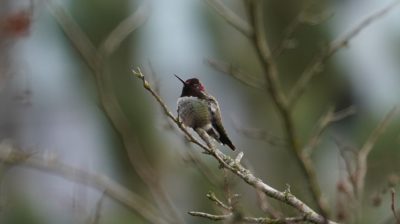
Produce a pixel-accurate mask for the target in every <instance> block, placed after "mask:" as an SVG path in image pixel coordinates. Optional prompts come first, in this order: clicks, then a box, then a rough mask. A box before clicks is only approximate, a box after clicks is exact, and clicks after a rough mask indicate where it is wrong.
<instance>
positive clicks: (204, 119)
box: [175, 75, 235, 150]
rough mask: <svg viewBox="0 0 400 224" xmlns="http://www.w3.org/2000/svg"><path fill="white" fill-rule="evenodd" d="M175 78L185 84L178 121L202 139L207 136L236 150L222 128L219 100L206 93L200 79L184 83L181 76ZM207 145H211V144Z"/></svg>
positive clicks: (179, 105)
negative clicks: (204, 135)
mask: <svg viewBox="0 0 400 224" xmlns="http://www.w3.org/2000/svg"><path fill="white" fill-rule="evenodd" d="M175 76H176V77H177V78H178V79H179V80H180V81H181V82H182V83H183V89H182V94H181V96H180V97H179V99H178V119H179V120H181V121H182V122H183V124H184V125H186V126H188V127H191V128H193V130H195V131H196V132H197V133H198V134H199V135H200V136H201V137H202V138H203V136H202V134H207V135H208V136H211V137H213V138H214V139H215V140H217V141H218V142H220V143H222V144H224V145H228V146H229V147H230V148H231V149H232V150H235V146H234V145H233V144H232V142H231V140H230V139H229V137H228V135H227V134H226V131H225V128H224V126H222V119H221V111H220V109H219V105H218V102H217V100H216V99H215V98H214V97H213V96H211V95H209V94H208V93H207V92H206V90H205V88H204V86H203V85H202V84H201V83H200V81H199V80H198V79H196V78H192V79H188V80H186V81H183V80H182V79H181V78H179V76H177V75H175ZM203 140H204V139H203ZM206 143H207V144H209V142H206Z"/></svg>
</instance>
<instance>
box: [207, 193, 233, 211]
mask: <svg viewBox="0 0 400 224" xmlns="http://www.w3.org/2000/svg"><path fill="white" fill-rule="evenodd" d="M206 196H207V198H208V199H210V200H211V201H213V202H215V204H216V205H218V206H219V207H221V208H223V209H225V210H227V211H231V210H232V207H230V206H228V205H226V204H225V203H223V202H222V201H221V200H220V199H218V198H217V196H216V195H215V193H214V192H211V191H210V192H208V193H207V195H206Z"/></svg>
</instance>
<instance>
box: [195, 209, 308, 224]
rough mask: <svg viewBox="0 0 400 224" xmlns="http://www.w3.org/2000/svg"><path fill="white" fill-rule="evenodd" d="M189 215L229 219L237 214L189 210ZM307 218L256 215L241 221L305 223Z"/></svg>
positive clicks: (210, 218) (279, 223) (278, 223)
mask: <svg viewBox="0 0 400 224" xmlns="http://www.w3.org/2000/svg"><path fill="white" fill-rule="evenodd" d="M189 215H192V216H197V217H202V218H206V219H209V220H213V221H221V220H229V219H234V218H235V214H233V213H230V214H227V215H213V214H209V213H205V212H194V211H192V212H189ZM305 220H306V219H305V218H304V217H290V218H282V219H271V218H265V217H261V218H255V217H242V218H241V220H240V223H263V224H287V223H304V221H305Z"/></svg>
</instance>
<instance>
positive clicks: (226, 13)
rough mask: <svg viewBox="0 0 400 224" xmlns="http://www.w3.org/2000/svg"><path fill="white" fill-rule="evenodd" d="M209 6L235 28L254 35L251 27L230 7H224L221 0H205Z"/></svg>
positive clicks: (248, 34)
mask: <svg viewBox="0 0 400 224" xmlns="http://www.w3.org/2000/svg"><path fill="white" fill-rule="evenodd" d="M206 2H207V4H208V5H209V6H211V8H213V9H214V10H215V11H216V12H217V13H218V14H219V15H220V16H221V17H222V18H223V19H225V20H226V22H228V23H229V24H230V25H232V27H234V28H235V29H237V30H238V31H239V32H241V33H242V34H243V35H245V36H247V37H249V38H250V37H252V36H253V35H254V30H253V28H252V27H251V26H250V25H249V24H248V23H247V22H246V21H244V20H243V19H242V18H240V17H239V16H238V15H237V14H236V13H234V12H233V11H232V10H231V9H230V8H228V7H226V6H225V5H224V3H222V2H221V0H207V1H206Z"/></svg>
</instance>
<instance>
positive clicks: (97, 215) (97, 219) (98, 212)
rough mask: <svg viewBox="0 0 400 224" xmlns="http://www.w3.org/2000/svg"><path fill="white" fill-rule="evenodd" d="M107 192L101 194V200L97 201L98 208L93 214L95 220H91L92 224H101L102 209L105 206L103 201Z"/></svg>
mask: <svg viewBox="0 0 400 224" xmlns="http://www.w3.org/2000/svg"><path fill="white" fill-rule="evenodd" d="M105 195H106V194H105V192H103V193H102V194H101V197H100V199H99V201H98V202H97V203H96V210H95V213H94V216H93V221H92V222H91V223H92V224H99V223H100V218H101V210H102V207H103V202H104V199H105Z"/></svg>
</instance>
